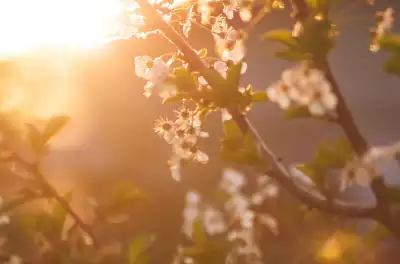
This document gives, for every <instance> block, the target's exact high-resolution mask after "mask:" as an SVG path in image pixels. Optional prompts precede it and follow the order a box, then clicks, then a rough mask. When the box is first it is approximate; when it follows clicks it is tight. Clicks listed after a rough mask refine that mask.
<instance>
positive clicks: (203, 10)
mask: <svg viewBox="0 0 400 264" xmlns="http://www.w3.org/2000/svg"><path fill="white" fill-rule="evenodd" d="M197 12H199V13H200V17H201V23H202V24H204V25H208V24H210V21H211V7H210V1H209V0H199V1H198V8H197Z"/></svg>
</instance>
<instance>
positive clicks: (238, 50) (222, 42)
mask: <svg viewBox="0 0 400 264" xmlns="http://www.w3.org/2000/svg"><path fill="white" fill-rule="evenodd" d="M221 35H222V36H221ZM213 36H214V41H215V47H216V52H217V54H218V55H219V56H220V58H221V59H222V60H223V61H228V60H230V61H233V62H235V63H237V62H239V61H241V60H242V59H243V58H244V56H245V52H246V48H245V44H244V35H243V33H241V32H238V31H236V30H235V29H233V28H228V29H227V30H226V32H225V33H224V34H213Z"/></svg>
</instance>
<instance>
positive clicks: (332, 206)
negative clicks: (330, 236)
mask: <svg viewBox="0 0 400 264" xmlns="http://www.w3.org/2000/svg"><path fill="white" fill-rule="evenodd" d="M138 3H139V4H140V6H141V8H142V9H143V11H144V13H145V15H146V16H147V17H150V18H151V19H152V20H153V21H154V22H155V23H156V24H157V25H158V27H159V29H160V30H161V31H162V32H163V33H164V35H165V37H166V38H168V39H169V40H170V41H171V42H173V43H174V44H175V45H176V46H177V48H178V49H179V50H180V51H181V52H182V53H183V55H184V59H185V60H186V61H187V62H188V63H189V64H190V66H191V67H192V68H193V69H195V70H198V71H199V72H200V73H204V72H205V71H206V70H213V69H212V68H211V67H209V66H208V65H206V64H205V62H204V61H202V60H201V59H200V58H199V57H198V55H197V53H196V52H195V51H194V50H193V49H192V47H191V46H190V45H189V43H188V42H187V41H186V40H185V39H184V38H183V37H182V36H181V34H179V33H178V32H177V31H176V30H175V29H174V28H173V27H171V26H170V25H169V24H168V23H167V22H166V21H164V20H163V18H162V17H161V15H160V14H159V13H158V12H157V10H156V9H155V8H154V7H153V6H152V5H151V4H149V3H148V1H147V0H139V1H138ZM218 76H220V75H219V74H218ZM204 78H206V76H204ZM221 78H222V76H221ZM206 80H207V82H208V83H209V84H210V85H211V86H212V87H216V86H217V85H216V80H214V79H213V78H206ZM217 81H218V80H217ZM227 110H228V111H229V113H230V114H231V116H232V118H233V120H235V122H236V123H237V125H238V126H239V128H240V129H241V130H242V132H243V133H244V134H245V133H247V132H250V133H252V134H253V135H254V136H255V138H256V139H257V140H258V141H259V144H260V147H261V150H262V153H263V155H264V157H265V160H266V163H267V164H268V165H269V166H270V167H269V168H268V171H267V173H268V175H269V176H271V177H272V178H274V179H275V180H276V181H277V182H278V183H280V184H281V185H282V186H283V187H284V188H285V189H287V190H288V191H289V192H290V193H291V194H292V195H294V196H295V197H297V198H298V199H300V200H301V201H302V202H303V203H305V204H307V205H308V206H309V207H312V208H315V209H318V210H320V211H322V212H325V213H332V214H335V215H341V216H346V217H373V216H374V215H375V208H373V207H362V206H355V205H351V204H346V203H342V202H338V201H334V202H332V201H328V200H327V199H326V198H325V197H324V196H322V195H321V194H320V193H318V192H316V191H311V190H310V189H309V188H308V189H307V188H305V186H300V185H299V184H297V183H296V182H295V181H294V180H293V177H292V176H291V175H290V173H289V172H288V171H287V170H286V168H285V167H284V165H283V164H282V163H281V162H280V161H279V160H278V158H277V157H276V156H275V155H274V154H273V153H272V151H270V149H269V148H268V147H267V145H266V143H265V142H264V141H263V139H262V138H261V137H260V136H259V134H258V133H257V130H256V129H255V128H254V127H253V125H252V124H251V123H250V121H249V120H248V119H247V118H246V117H245V116H244V115H242V114H241V113H240V112H239V111H238V110H237V109H235V108H231V109H227ZM264 172H265V171H263V173H264Z"/></svg>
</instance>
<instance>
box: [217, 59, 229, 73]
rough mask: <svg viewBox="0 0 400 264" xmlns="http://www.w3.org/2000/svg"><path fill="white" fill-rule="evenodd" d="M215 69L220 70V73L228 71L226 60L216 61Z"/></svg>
mask: <svg viewBox="0 0 400 264" xmlns="http://www.w3.org/2000/svg"><path fill="white" fill-rule="evenodd" d="M214 69H215V70H216V71H217V72H219V73H221V74H222V73H226V71H227V70H228V66H227V65H226V62H224V61H217V62H215V63H214Z"/></svg>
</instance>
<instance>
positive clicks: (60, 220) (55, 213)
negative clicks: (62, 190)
mask: <svg viewBox="0 0 400 264" xmlns="http://www.w3.org/2000/svg"><path fill="white" fill-rule="evenodd" d="M62 198H63V199H64V201H66V202H67V203H70V202H71V201H72V191H69V192H68V193H67V194H65V195H64V196H63V197H62ZM51 215H52V219H53V221H54V232H55V233H56V234H57V235H58V236H59V237H61V233H62V231H63V228H64V224H65V220H66V218H67V215H68V212H67V210H65V208H64V207H63V206H62V205H61V204H60V203H58V202H56V204H55V205H54V207H53V209H52V213H51Z"/></svg>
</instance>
